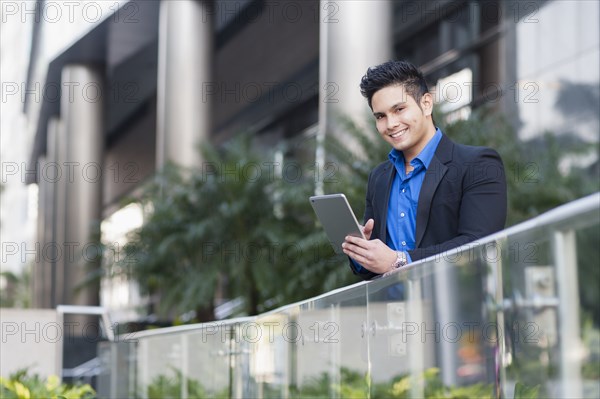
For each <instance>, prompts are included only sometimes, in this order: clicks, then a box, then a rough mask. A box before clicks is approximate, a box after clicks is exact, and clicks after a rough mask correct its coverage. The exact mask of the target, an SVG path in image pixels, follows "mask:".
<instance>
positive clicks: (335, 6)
mask: <svg viewBox="0 0 600 399" xmlns="http://www.w3.org/2000/svg"><path fill="white" fill-rule="evenodd" d="M392 3H393V2H392V1H389V0H353V1H328V0H321V4H320V27H319V29H320V33H319V35H320V37H319V131H318V133H317V153H316V157H315V158H316V163H317V164H319V165H324V164H325V153H324V150H323V146H322V142H323V140H324V138H325V135H326V134H333V135H335V136H336V137H338V138H339V139H341V140H343V142H344V143H346V145H348V146H349V148H350V149H352V148H353V147H354V146H355V144H354V142H353V141H352V140H351V139H350V138H349V137H348V136H347V134H345V133H344V129H343V128H341V126H340V123H339V119H340V118H345V117H349V118H350V119H351V120H352V121H353V122H354V123H355V124H356V125H357V126H358V127H359V128H365V127H366V126H367V125H368V124H369V123H372V121H371V120H370V119H368V115H369V114H370V110H369V106H368V104H367V102H366V100H365V98H364V97H362V95H361V94H360V89H359V85H360V79H361V78H362V76H363V75H364V74H365V72H366V71H367V68H368V67H370V66H374V65H377V64H380V63H382V62H385V61H389V60H390V59H392V57H393V48H392ZM363 155H364V154H363ZM315 191H316V193H317V194H321V193H322V192H323V187H322V182H317V187H316V190H315Z"/></svg>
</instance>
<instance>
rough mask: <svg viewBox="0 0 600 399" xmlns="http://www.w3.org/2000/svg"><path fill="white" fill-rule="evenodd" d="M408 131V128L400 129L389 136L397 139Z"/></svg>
mask: <svg viewBox="0 0 600 399" xmlns="http://www.w3.org/2000/svg"><path fill="white" fill-rule="evenodd" d="M407 131H408V129H404V130H402V131H399V132H398V133H394V134H390V135H389V136H390V137H391V138H393V139H397V138H398V137H400V136H402V135H404V133H406V132H407Z"/></svg>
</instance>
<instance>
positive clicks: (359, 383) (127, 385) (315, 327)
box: [99, 193, 600, 398]
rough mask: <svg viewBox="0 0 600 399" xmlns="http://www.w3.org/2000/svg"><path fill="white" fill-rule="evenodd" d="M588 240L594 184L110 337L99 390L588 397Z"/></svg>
mask: <svg viewBox="0 0 600 399" xmlns="http://www.w3.org/2000/svg"><path fill="white" fill-rule="evenodd" d="M599 248H600V193H597V194H595V195H592V196H589V197H586V198H583V199H581V200H578V201H575V202H572V203H570V204H567V205H564V206H561V207H559V208H556V209H554V210H552V211H550V212H548V213H546V214H544V215H541V216H539V217H537V218H534V219H531V220H529V221H527V222H525V223H522V224H520V225H517V226H514V227H512V228H509V229H507V230H504V231H502V232H500V233H498V234H495V235H494V236H490V237H488V238H486V239H484V240H481V241H480V242H475V243H471V244H469V245H467V246H465V247H462V248H457V249H455V250H453V251H450V252H447V253H444V254H442V255H438V256H436V257H433V258H429V259H426V260H423V261H420V262H417V263H414V264H411V265H409V266H408V267H405V268H403V269H400V270H399V271H398V272H397V273H395V274H393V275H390V276H387V277H385V278H380V279H377V280H374V281H370V282H365V283H359V284H355V285H352V286H349V287H345V288H342V289H339V290H336V291H334V292H330V293H327V294H325V295H322V296H320V297H317V298H313V299H309V300H306V301H304V302H300V303H296V304H292V305H289V306H286V307H283V308H280V309H277V310H275V311H272V312H269V313H266V314H262V315H259V316H256V317H252V318H243V319H233V320H227V321H225V322H214V323H204V324H197V325H191V326H182V327H173V328H165V329H158V330H153V331H145V332H140V333H137V334H136V335H133V336H127V337H123V336H121V337H118V338H117V341H119V342H114V343H110V344H108V345H106V347H105V348H104V354H105V356H103V357H102V358H103V359H104V363H105V365H106V367H107V368H110V367H111V364H112V369H111V370H115V371H113V372H111V378H109V379H107V380H106V383H105V384H103V386H100V387H99V393H100V394H101V395H104V396H107V397H133V396H135V397H141V398H159V397H181V398H196V397H210V398H309V397H310V398H317V397H318V398H322V397H330V398H413V397H414V398H423V397H425V398H430V397H431V398H434V397H478V398H484V397H490V398H492V397H494V398H499V397H509V398H511V397H515V398H535V397H539V398H546V397H561V398H564V397H589V398H597V397H600V294H599V291H600V290H599V289H598V282H599V279H600V266H599V264H600V262H599V258H600V256H599V255H600V249H599ZM124 354H126V355H124ZM119 359H120V360H119Z"/></svg>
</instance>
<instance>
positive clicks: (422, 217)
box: [415, 135, 454, 248]
mask: <svg viewBox="0 0 600 399" xmlns="http://www.w3.org/2000/svg"><path fill="white" fill-rule="evenodd" d="M453 147H454V143H452V141H451V140H450V139H448V138H447V137H446V135H443V136H442V139H441V141H440V143H439V144H438V148H437V149H436V151H435V154H434V156H433V158H432V159H431V163H430V164H429V167H428V168H427V172H426V173H425V178H424V179H423V185H422V186H421V192H420V193H419V202H418V205H417V226H416V231H415V241H416V243H415V245H416V248H419V247H420V245H421V241H422V240H423V236H424V235H425V230H426V229H427V223H429V213H430V210H431V202H432V201H433V196H434V194H435V191H436V190H437V187H438V185H439V184H440V182H441V181H442V178H443V177H444V175H445V174H446V172H447V171H448V167H447V166H446V165H445V163H447V162H449V161H451V160H452V150H453Z"/></svg>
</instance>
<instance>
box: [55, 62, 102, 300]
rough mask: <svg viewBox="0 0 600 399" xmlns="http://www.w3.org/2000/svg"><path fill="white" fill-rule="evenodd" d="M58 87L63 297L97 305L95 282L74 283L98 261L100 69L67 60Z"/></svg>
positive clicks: (100, 192)
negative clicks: (61, 146)
mask: <svg viewBox="0 0 600 399" xmlns="http://www.w3.org/2000/svg"><path fill="white" fill-rule="evenodd" d="M62 87H63V92H62V97H61V119H62V121H63V123H64V136H65V138H66V141H65V142H66V144H67V145H66V147H67V148H66V160H65V162H64V167H63V171H64V172H65V173H66V176H65V179H66V191H65V202H64V204H65V208H64V209H65V213H64V226H65V232H64V233H65V234H64V246H63V249H64V252H63V259H64V275H63V277H64V298H63V299H64V301H62V303H63V304H69V305H98V301H99V299H98V298H99V285H87V286H85V287H84V288H80V289H77V288H78V287H79V286H80V285H81V283H82V282H83V281H84V280H85V279H86V277H87V275H88V273H89V272H90V271H91V270H92V269H93V268H95V267H99V262H98V261H99V257H98V255H97V254H96V251H98V250H99V245H98V244H99V238H100V234H99V233H100V219H101V209H102V208H101V206H102V205H101V204H102V201H101V199H102V153H103V148H104V129H103V101H102V99H103V96H102V89H103V84H102V75H101V74H100V73H99V72H98V71H96V70H95V69H94V68H92V67H90V66H84V65H68V66H66V67H64V69H63V73H62ZM57 223H60V222H57ZM58 278H60V276H58Z"/></svg>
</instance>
